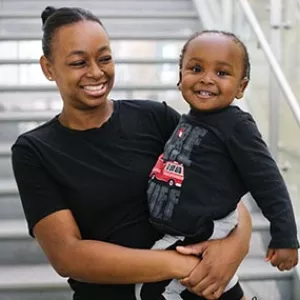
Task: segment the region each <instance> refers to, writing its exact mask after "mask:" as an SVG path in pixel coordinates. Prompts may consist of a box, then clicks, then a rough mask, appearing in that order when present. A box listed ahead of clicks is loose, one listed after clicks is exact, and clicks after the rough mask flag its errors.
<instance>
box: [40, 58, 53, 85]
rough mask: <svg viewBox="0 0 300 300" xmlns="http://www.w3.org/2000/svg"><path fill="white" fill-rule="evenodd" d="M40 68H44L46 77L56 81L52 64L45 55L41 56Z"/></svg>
mask: <svg viewBox="0 0 300 300" xmlns="http://www.w3.org/2000/svg"><path fill="white" fill-rule="evenodd" d="M40 66H41V68H42V71H43V73H44V75H45V77H46V78H47V79H48V80H50V81H52V80H54V76H53V70H52V63H51V62H50V61H49V59H48V58H47V57H46V56H45V55H43V56H41V58H40Z"/></svg>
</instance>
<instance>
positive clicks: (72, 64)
mask: <svg viewBox="0 0 300 300" xmlns="http://www.w3.org/2000/svg"><path fill="white" fill-rule="evenodd" d="M70 65H71V66H73V67H80V66H83V65H85V61H84V60H78V61H75V62H72V63H71V64H70Z"/></svg>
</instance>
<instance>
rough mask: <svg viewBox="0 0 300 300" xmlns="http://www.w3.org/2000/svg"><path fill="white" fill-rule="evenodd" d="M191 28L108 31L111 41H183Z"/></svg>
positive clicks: (29, 37) (7, 37)
mask: <svg viewBox="0 0 300 300" xmlns="http://www.w3.org/2000/svg"><path fill="white" fill-rule="evenodd" d="M192 33H193V31H192V30H186V31H184V32H153V31H150V32H143V31H140V32H133V33H126V34H119V33H116V32H115V33H114V32H112V33H110V34H109V36H110V40H111V41H112V42H113V41H124V40H126V41H138V40H139V41H182V42H185V41H186V40H187V39H188V38H189V37H190V35H191V34H192ZM41 39H42V34H41V33H36V34H34V33H32V34H30V33H29V34H14V35H11V34H1V35H0V42H3V41H40V40H41Z"/></svg>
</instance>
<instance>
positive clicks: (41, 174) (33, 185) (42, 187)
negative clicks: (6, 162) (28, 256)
mask: <svg viewBox="0 0 300 300" xmlns="http://www.w3.org/2000/svg"><path fill="white" fill-rule="evenodd" d="M12 166H13V171H14V176H15V179H16V183H17V186H18V190H19V194H20V198H21V202H22V206H23V210H24V214H25V217H26V220H27V224H28V229H29V234H30V235H31V236H32V237H33V232H32V229H33V227H34V225H35V224H36V223H37V222H38V221H40V220H41V219H43V218H44V217H46V216H48V215H50V214H51V213H54V212H56V211H59V210H62V209H66V208H67V206H66V204H65V203H64V201H63V196H62V193H61V191H60V187H59V185H58V184H57V183H56V181H55V180H54V178H52V177H51V176H50V174H49V173H48V172H47V170H46V169H45V168H44V167H43V166H42V164H41V162H40V159H39V157H38V154H37V153H36V152H35V151H34V150H33V147H31V146H30V144H29V143H26V142H25V141H24V140H23V141H21V140H20V139H19V141H18V142H17V143H16V144H15V145H14V146H13V147H12Z"/></svg>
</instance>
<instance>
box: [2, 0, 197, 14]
mask: <svg viewBox="0 0 300 300" xmlns="http://www.w3.org/2000/svg"><path fill="white" fill-rule="evenodd" d="M1 4H2V5H1V10H3V11H7V10H9V11H13V10H14V9H17V10H18V11H20V10H23V11H32V10H33V11H35V12H37V13H39V14H40V13H41V12H42V10H43V9H44V8H45V7H46V6H48V5H49V2H47V1H42V0H40V1H28V0H27V1H23V0H18V1H17V0H14V1H7V0H6V1H5V0H2V2H1ZM51 6H54V7H62V6H67V7H68V6H69V7H83V6H84V8H86V9H89V10H91V11H93V12H94V10H95V14H96V12H97V11H98V12H100V13H101V10H100V9H99V8H103V10H104V11H105V10H110V11H114V10H115V11H118V10H120V11H122V10H127V11H128V10H133V11H147V10H150V11H172V12H176V11H182V10H183V11H186V10H193V8H194V6H193V3H192V1H189V0H184V1H183V0H179V1H174V0H151V1H146V0H144V1H141V0H139V1H135V0H129V1H128V0H127V1H124V0H118V1H116V0H114V1H110V0H103V1H101V6H99V3H98V1H89V0H87V1H84V4H83V2H82V1H79V0H73V1H71V0H64V1H63V4H62V1H59V0H52V1H51ZM116 8H118V10H116Z"/></svg>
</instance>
